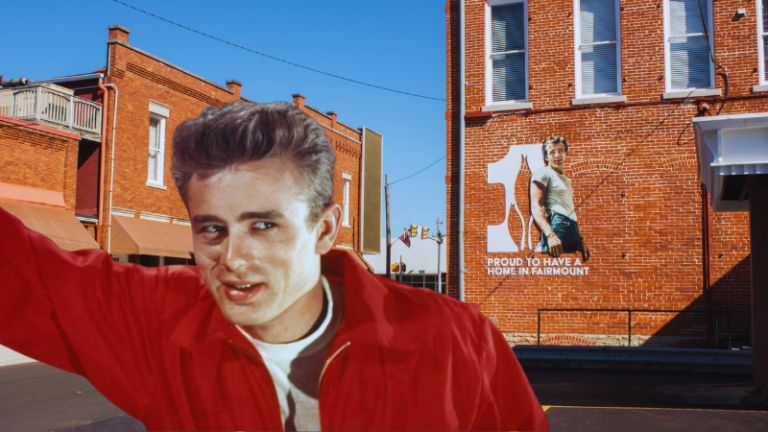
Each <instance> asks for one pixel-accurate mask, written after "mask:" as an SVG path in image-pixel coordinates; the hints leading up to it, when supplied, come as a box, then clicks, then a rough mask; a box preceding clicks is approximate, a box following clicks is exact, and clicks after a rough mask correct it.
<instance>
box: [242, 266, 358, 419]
mask: <svg viewBox="0 0 768 432" xmlns="http://www.w3.org/2000/svg"><path fill="white" fill-rule="evenodd" d="M322 284H323V296H324V298H325V300H324V301H325V302H327V303H326V304H327V307H326V308H325V310H326V313H325V317H324V318H322V320H323V321H322V324H321V325H320V327H318V328H317V330H315V331H314V332H312V334H310V335H309V336H307V337H305V338H304V339H301V340H298V341H296V342H291V343H286V344H269V343H265V342H262V341H259V340H256V339H254V338H252V337H251V336H250V335H248V334H247V333H246V332H244V331H243V329H240V327H238V329H240V331H241V332H243V334H244V335H245V336H246V337H247V338H248V340H250V341H251V343H252V344H253V346H255V347H256V349H257V350H258V351H259V353H260V354H261V357H262V358H263V359H264V363H265V364H266V366H267V370H269V374H270V375H271V376H272V381H273V382H274V383H275V389H276V390H277V398H278V400H279V401H280V414H281V415H282V418H283V426H284V427H285V430H286V431H311V430H320V405H319V388H318V386H319V382H320V373H321V371H322V369H323V365H324V363H325V359H326V357H327V356H328V350H329V348H330V347H331V340H332V339H333V335H334V334H335V333H336V329H337V328H338V327H339V323H340V322H341V318H342V316H343V315H344V312H343V309H342V308H343V302H342V301H339V300H340V299H337V301H335V302H334V299H333V295H332V293H331V288H330V285H329V284H328V281H327V280H326V279H325V277H322Z"/></svg>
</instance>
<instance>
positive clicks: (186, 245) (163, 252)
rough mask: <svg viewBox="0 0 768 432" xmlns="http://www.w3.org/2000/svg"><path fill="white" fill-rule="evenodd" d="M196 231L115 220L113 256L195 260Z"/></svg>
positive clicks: (169, 225) (182, 227) (175, 225)
mask: <svg viewBox="0 0 768 432" xmlns="http://www.w3.org/2000/svg"><path fill="white" fill-rule="evenodd" d="M193 250H194V249H193V248H192V227H190V226H189V225H181V224H171V223H165V222H155V221H150V220H144V219H137V218H132V217H125V216H114V215H113V216H112V251H111V253H112V254H113V255H122V254H128V255H134V254H135V255H154V256H166V257H174V258H192V257H191V256H190V255H189V254H190V253H191V252H193Z"/></svg>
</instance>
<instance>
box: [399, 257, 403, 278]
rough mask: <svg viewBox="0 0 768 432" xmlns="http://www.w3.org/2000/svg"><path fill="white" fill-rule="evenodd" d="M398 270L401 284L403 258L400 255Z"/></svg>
mask: <svg viewBox="0 0 768 432" xmlns="http://www.w3.org/2000/svg"><path fill="white" fill-rule="evenodd" d="M398 270H400V283H403V256H402V255H400V268H398Z"/></svg>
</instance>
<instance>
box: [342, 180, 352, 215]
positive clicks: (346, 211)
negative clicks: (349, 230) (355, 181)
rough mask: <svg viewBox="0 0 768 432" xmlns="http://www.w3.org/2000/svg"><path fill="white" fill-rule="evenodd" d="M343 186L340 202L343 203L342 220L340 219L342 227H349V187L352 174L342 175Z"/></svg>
mask: <svg viewBox="0 0 768 432" xmlns="http://www.w3.org/2000/svg"><path fill="white" fill-rule="evenodd" d="M342 177H343V182H344V183H343V184H344V187H343V189H342V201H343V203H344V218H343V219H342V222H343V225H344V226H349V185H350V183H352V174H349V173H343V174H342Z"/></svg>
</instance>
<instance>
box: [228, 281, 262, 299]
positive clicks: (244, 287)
mask: <svg viewBox="0 0 768 432" xmlns="http://www.w3.org/2000/svg"><path fill="white" fill-rule="evenodd" d="M263 286H264V284H263V283H237V284H234V283H233V284H228V283H223V284H222V288H224V295H225V296H226V297H227V299H228V300H229V301H231V302H234V303H241V302H244V301H247V300H250V299H251V298H253V297H254V296H255V295H256V294H257V293H258V292H259V291H260V290H261V288H262V287H263Z"/></svg>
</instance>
